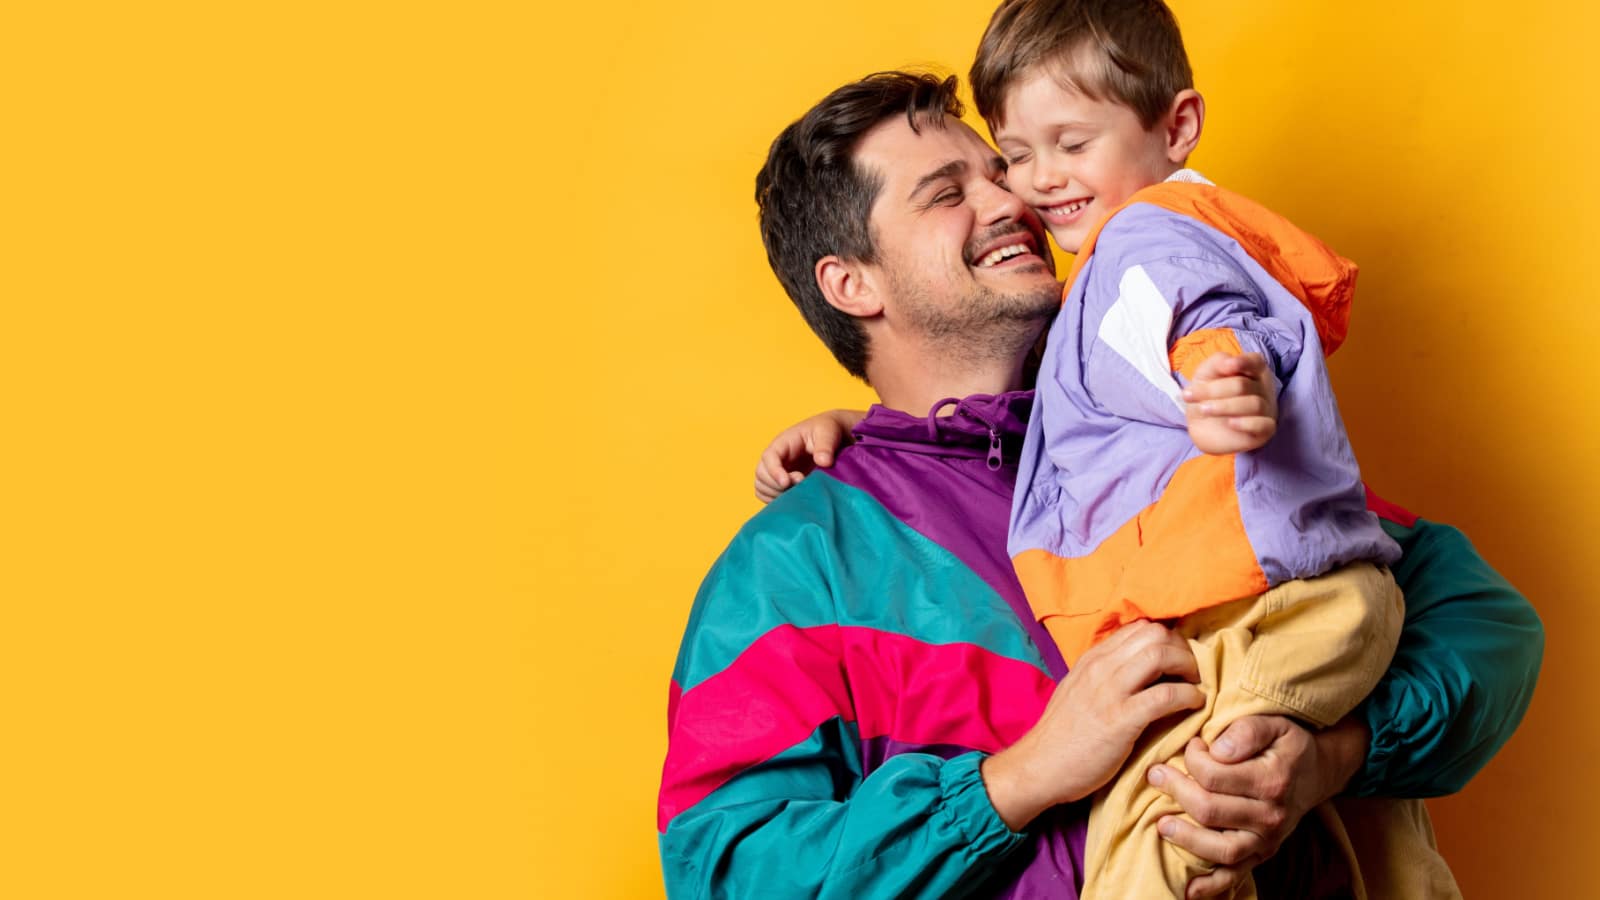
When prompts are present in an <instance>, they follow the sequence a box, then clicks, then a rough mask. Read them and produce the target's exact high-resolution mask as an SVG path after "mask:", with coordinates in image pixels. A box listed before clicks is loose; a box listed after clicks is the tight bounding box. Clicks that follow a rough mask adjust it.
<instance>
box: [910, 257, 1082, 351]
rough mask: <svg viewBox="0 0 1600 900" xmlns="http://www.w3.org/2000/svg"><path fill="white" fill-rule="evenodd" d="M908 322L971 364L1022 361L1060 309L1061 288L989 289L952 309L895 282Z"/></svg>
mask: <svg viewBox="0 0 1600 900" xmlns="http://www.w3.org/2000/svg"><path fill="white" fill-rule="evenodd" d="M893 282H894V284H893V289H894V291H895V295H896V296H898V297H900V298H901V304H900V305H901V310H902V312H903V314H904V315H905V318H906V321H907V322H908V323H909V324H911V325H912V326H914V327H915V328H916V329H917V330H918V331H919V332H920V333H921V334H922V335H923V336H924V338H925V339H926V340H927V342H928V343H929V344H930V345H931V346H933V347H934V348H936V349H938V350H940V351H941V352H943V353H945V354H947V355H948V356H950V357H951V358H953V359H955V360H959V361H961V362H966V363H983V362H996V361H998V362H1004V363H1007V364H1009V363H1012V362H1015V361H1017V360H1019V359H1022V358H1023V356H1024V355H1026V354H1027V352H1028V351H1029V349H1030V348H1031V347H1032V346H1033V344H1034V342H1035V341H1036V340H1038V337H1039V335H1040V334H1042V333H1043V330H1044V325H1045V324H1046V323H1047V322H1048V321H1049V319H1050V317H1051V316H1052V315H1054V314H1055V313H1056V311H1057V310H1059V309H1060V308H1061V286H1060V285H1058V284H1054V283H1053V282H1052V283H1051V286H1050V287H1043V286H1041V287H1040V288H1039V289H1038V290H1033V291H1020V292H1016V293H1001V292H999V291H996V290H994V289H993V288H990V287H986V286H984V285H975V286H974V288H973V290H972V292H971V293H969V294H968V295H967V296H966V297H964V298H963V299H962V300H961V301H960V302H958V303H955V304H953V305H952V307H951V308H943V307H941V306H940V305H939V304H938V303H935V302H932V301H930V300H929V299H928V297H927V293H926V291H925V290H923V289H922V286H920V285H917V284H913V283H909V281H908V280H907V279H902V278H899V277H898V276H896V277H894V278H893Z"/></svg>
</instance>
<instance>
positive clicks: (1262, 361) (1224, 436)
mask: <svg viewBox="0 0 1600 900" xmlns="http://www.w3.org/2000/svg"><path fill="white" fill-rule="evenodd" d="M1183 399H1184V403H1185V405H1184V416H1185V418H1187V420H1188V423H1189V437H1190V439H1192V440H1193V441H1194V445H1195V446H1196V447H1199V448H1200V450H1201V451H1202V452H1204V453H1210V454H1212V455H1221V454H1224V453H1242V452H1244V451H1246V450H1255V449H1257V448H1259V447H1261V446H1264V445H1265V444H1266V443H1267V441H1268V440H1270V439H1271V438H1272V435H1273V434H1275V433H1276V432H1277V430H1278V383H1277V379H1276V378H1274V377H1273V374H1272V369H1271V368H1270V367H1268V365H1267V358H1266V357H1264V356H1262V355H1261V354H1259V353H1246V354H1243V355H1240V356H1230V355H1228V354H1226V353H1217V354H1214V355H1212V356H1211V357H1210V358H1208V359H1207V360H1206V361H1205V362H1203V363H1201V364H1200V366H1199V368H1197V369H1195V371H1194V377H1193V378H1191V379H1189V386H1188V387H1186V388H1184V389H1183Z"/></svg>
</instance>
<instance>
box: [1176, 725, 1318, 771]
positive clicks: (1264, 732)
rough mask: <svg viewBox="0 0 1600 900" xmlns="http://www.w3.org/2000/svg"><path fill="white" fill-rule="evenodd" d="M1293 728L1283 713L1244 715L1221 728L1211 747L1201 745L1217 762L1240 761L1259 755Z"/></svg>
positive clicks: (1229, 762)
mask: <svg viewBox="0 0 1600 900" xmlns="http://www.w3.org/2000/svg"><path fill="white" fill-rule="evenodd" d="M1293 727H1294V723H1293V722H1291V721H1290V720H1288V719H1286V718H1284V717H1282V716H1245V717H1244V718H1242V719H1236V720H1234V721H1233V722H1232V723H1230V724H1229V725H1228V727H1227V728H1224V729H1222V733H1221V734H1219V735H1217V739H1216V741H1215V742H1214V743H1213V744H1212V745H1211V746H1210V747H1209V748H1206V747H1204V744H1203V743H1202V744H1201V746H1202V748H1203V749H1209V750H1210V753H1211V756H1212V757H1213V758H1215V759H1216V761H1217V762H1220V763H1224V764H1231V763H1240V762H1244V761H1245V760H1247V759H1251V758H1253V757H1255V756H1259V755H1260V754H1261V752H1262V751H1263V750H1266V749H1267V748H1268V747H1271V746H1272V745H1273V744H1274V743H1276V742H1277V740H1278V738H1281V737H1283V736H1284V735H1286V734H1288V733H1289V730H1290V729H1291V728H1293ZM1192 743H1193V742H1191V744H1192Z"/></svg>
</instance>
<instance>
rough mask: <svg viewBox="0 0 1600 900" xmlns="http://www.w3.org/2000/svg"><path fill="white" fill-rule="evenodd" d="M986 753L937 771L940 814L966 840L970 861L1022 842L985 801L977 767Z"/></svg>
mask: <svg viewBox="0 0 1600 900" xmlns="http://www.w3.org/2000/svg"><path fill="white" fill-rule="evenodd" d="M987 756H988V754H986V753H977V752H973V753H967V754H964V755H962V756H958V757H956V758H955V759H952V760H948V761H946V762H945V764H944V766H943V767H941V768H940V770H939V790H940V792H941V793H942V794H943V797H944V803H943V804H941V811H942V813H943V814H944V815H945V816H947V817H949V819H950V823H951V825H952V826H953V827H954V828H955V829H956V830H957V831H959V832H960V833H961V834H962V835H963V836H964V837H965V838H966V839H967V844H968V852H969V853H971V855H972V856H973V857H974V858H981V857H985V856H990V855H997V854H1002V853H1006V852H1009V851H1010V850H1012V849H1014V848H1015V847H1016V846H1017V845H1019V844H1021V843H1022V842H1023V840H1024V839H1025V835H1022V834H1018V833H1017V832H1014V831H1012V830H1011V829H1010V828H1009V827H1007V826H1006V823H1005V822H1004V821H1003V820H1002V819H1001V818H1000V814H999V813H997V812H995V809H994V804H993V803H990V802H989V791H988V789H987V788H985V787H984V786H983V773H982V772H981V771H979V769H978V767H979V766H980V765H982V764H983V761H984V759H985V758H987Z"/></svg>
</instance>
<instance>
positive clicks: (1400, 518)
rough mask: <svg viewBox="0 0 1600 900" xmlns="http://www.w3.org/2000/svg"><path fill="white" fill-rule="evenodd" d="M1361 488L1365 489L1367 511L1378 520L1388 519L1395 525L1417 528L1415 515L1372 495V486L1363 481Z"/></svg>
mask: <svg viewBox="0 0 1600 900" xmlns="http://www.w3.org/2000/svg"><path fill="white" fill-rule="evenodd" d="M1361 486H1362V487H1364V488H1366V489H1367V509H1370V510H1372V511H1373V512H1374V513H1376V514H1377V516H1378V518H1380V519H1388V520H1389V521H1391V522H1393V523H1395V524H1396V525H1404V526H1405V527H1407V528H1415V527H1416V526H1417V516H1416V514H1414V513H1412V512H1410V511H1408V510H1406V509H1404V508H1402V507H1400V506H1397V505H1395V504H1393V503H1390V502H1389V501H1387V500H1385V499H1383V498H1382V497H1379V496H1378V495H1377V494H1374V493H1373V492H1372V486H1371V485H1369V484H1367V483H1366V482H1364V481H1363V482H1362V483H1361Z"/></svg>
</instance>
